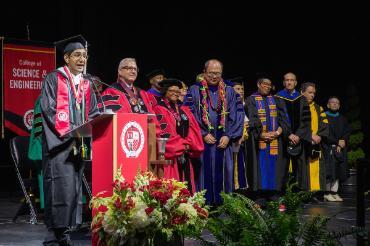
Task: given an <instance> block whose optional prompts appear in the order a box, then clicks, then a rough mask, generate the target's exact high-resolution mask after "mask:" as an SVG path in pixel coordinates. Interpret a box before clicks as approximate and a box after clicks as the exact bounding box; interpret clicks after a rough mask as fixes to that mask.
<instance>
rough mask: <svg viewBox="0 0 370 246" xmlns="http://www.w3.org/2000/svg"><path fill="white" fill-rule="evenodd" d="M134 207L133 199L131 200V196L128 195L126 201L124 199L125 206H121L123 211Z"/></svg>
mask: <svg viewBox="0 0 370 246" xmlns="http://www.w3.org/2000/svg"><path fill="white" fill-rule="evenodd" d="M134 207H135V203H134V200H132V197H131V196H129V197H128V198H127V201H126V205H125V206H123V210H125V211H129V210H131V209H133V208H134Z"/></svg>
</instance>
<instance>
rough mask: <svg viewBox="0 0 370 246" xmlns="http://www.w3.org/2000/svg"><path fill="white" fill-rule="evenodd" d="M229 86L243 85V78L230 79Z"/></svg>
mask: <svg viewBox="0 0 370 246" xmlns="http://www.w3.org/2000/svg"><path fill="white" fill-rule="evenodd" d="M229 81H230V83H231V86H234V85H244V78H243V77H235V78H232V79H229Z"/></svg>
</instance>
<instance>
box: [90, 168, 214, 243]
mask: <svg viewBox="0 0 370 246" xmlns="http://www.w3.org/2000/svg"><path fill="white" fill-rule="evenodd" d="M204 192H205V191H202V192H199V193H195V194H194V195H191V194H190V192H189V190H188V189H187V188H186V183H185V182H179V181H176V180H174V179H164V178H157V177H156V176H154V175H153V174H152V173H151V172H141V173H138V174H137V175H136V177H135V179H134V180H133V182H131V183H128V182H126V181H125V180H124V178H123V177H122V175H121V171H120V170H118V172H117V175H116V177H115V182H114V184H113V195H112V196H108V197H103V196H104V193H105V192H101V193H99V194H97V195H96V196H95V197H93V199H92V201H91V206H92V208H93V213H95V214H94V216H93V221H92V225H91V227H92V231H93V234H94V235H97V236H98V242H99V245H124V244H125V243H127V242H129V241H131V244H132V240H140V239H143V238H144V239H148V241H149V243H148V244H153V240H154V239H155V237H156V236H157V235H161V236H162V237H163V236H164V237H165V238H166V239H167V240H170V239H171V238H172V237H173V236H174V234H176V235H182V236H199V235H200V234H201V232H202V230H203V228H204V227H205V225H206V224H207V221H208V207H207V206H206V205H205V198H204ZM150 242H151V243H150ZM127 244H129V243H127ZM134 244H136V245H137V244H139V243H134Z"/></svg>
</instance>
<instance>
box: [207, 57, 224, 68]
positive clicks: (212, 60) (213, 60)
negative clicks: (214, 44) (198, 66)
mask: <svg viewBox="0 0 370 246" xmlns="http://www.w3.org/2000/svg"><path fill="white" fill-rule="evenodd" d="M211 62H218V63H220V64H221V69H222V70H223V69H224V65H223V64H222V62H220V61H219V60H217V59H209V60H208V61H206V63H204V71H207V68H208V66H209V64H210V63H211Z"/></svg>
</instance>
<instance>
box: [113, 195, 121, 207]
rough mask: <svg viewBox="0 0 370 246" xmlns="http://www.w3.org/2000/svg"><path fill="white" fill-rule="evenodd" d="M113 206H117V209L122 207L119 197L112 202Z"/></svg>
mask: <svg viewBox="0 0 370 246" xmlns="http://www.w3.org/2000/svg"><path fill="white" fill-rule="evenodd" d="M114 206H115V207H116V208H117V209H120V208H122V202H121V199H120V198H119V197H118V198H117V199H116V201H115V202H114Z"/></svg>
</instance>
